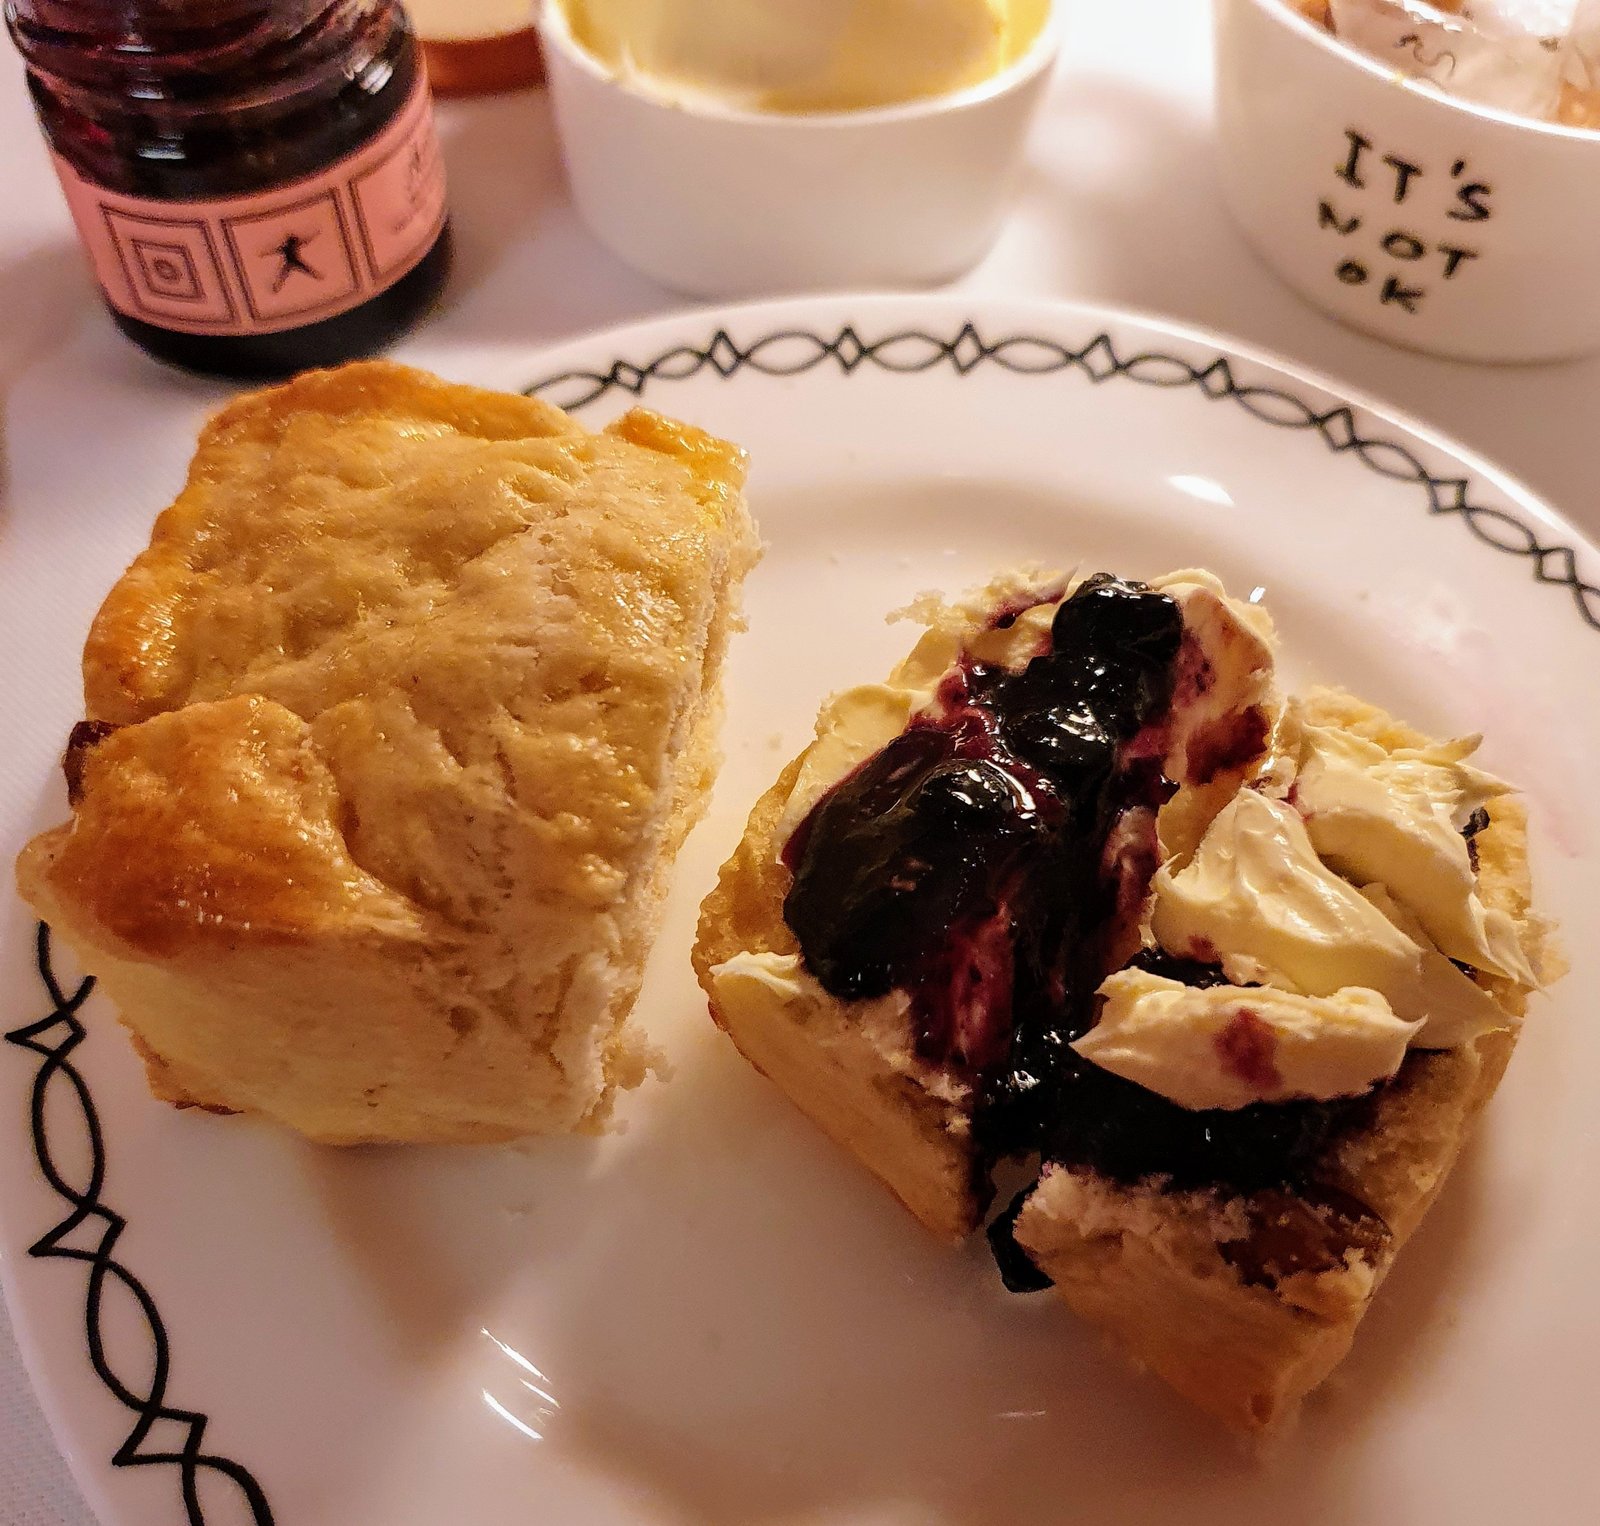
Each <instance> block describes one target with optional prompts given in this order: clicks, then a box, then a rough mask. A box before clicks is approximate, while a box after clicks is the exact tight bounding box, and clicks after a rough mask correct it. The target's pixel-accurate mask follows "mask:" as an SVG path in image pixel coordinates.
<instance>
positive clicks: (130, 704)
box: [55, 364, 743, 952]
mask: <svg viewBox="0 0 1600 1526" xmlns="http://www.w3.org/2000/svg"><path fill="white" fill-rule="evenodd" d="M641 446H643V447H646V448H644V449H641V448H640V447H641ZM742 476H743V460H742V456H741V455H740V454H739V453H738V452H736V451H735V450H733V448H732V447H728V446H725V445H723V444H722V442H720V441H715V440H713V439H711V437H709V436H705V435H702V434H700V433H699V432H697V431H693V430H690V429H688V428H686V427H685V426H680V425H674V424H670V423H668V422H667V421H666V420H663V419H659V418H657V417H655V416H654V415H650V414H646V413H643V412H636V413H634V414H631V415H629V416H628V417H626V418H625V419H623V420H620V421H618V423H617V425H616V426H614V428H613V430H612V431H610V432H607V433H603V434H599V435H594V434H589V433H588V432H586V431H584V430H582V429H581V428H579V427H578V426H577V425H576V424H574V423H573V422H572V421H571V420H569V419H568V418H567V417H566V416H565V415H564V414H562V413H560V412H559V411H558V410H556V409H553V408H551V407H549V406H548V405H546V404H543V403H540V402H538V401H535V400H532V399H528V398H519V397H513V396H508V395H505V394H500V393H492V392H482V391H478V390H476V389H469V388H462V387H456V386H447V385H444V384H441V383H438V382H436V381H434V380H433V379H432V378H430V377H425V376H423V375H421V374H420V373H417V372H413V371H409V370H407V369H405V368H402V367H398V366H392V365H384V364H371V365H361V366H354V367H349V368H346V369H344V370H340V371H331V372H321V373H313V374H311V375H308V376H304V377H302V378H300V379H298V380H296V381H294V382H292V383H290V384H289V385H287V386H285V387H281V388H277V389H275V390H273V391H271V392H267V393H262V394H255V395H253V396H250V397H246V398H244V399H241V400H240V401H239V402H237V403H235V404H234V405H232V406H231V407H229V408H227V409H225V410H223V412H221V413H220V414H218V415H217V417H216V418H215V419H213V420H212V421H211V423H210V424H208V425H207V427H206V429H205V431H204V433H203V434H202V436H201V440H200V444H199V449H198V452H197V454H196V456H195V459H194V462H193V465H192V467H191V469H190V473H189V478H188V482H187V484H186V485H185V487H184V490H183V492H182V494H181V495H180V496H179V498H178V499H177V501H176V502H175V503H174V504H173V505H172V507H171V508H169V509H168V510H167V511H166V512H165V513H164V514H162V515H161V517H160V519H159V520H158V521H157V524H156V528H155V532H154V534H153V536H152V540H151V544H150V547H149V549H148V550H146V551H145V552H143V553H142V554H141V555H140V556H139V558H138V559H137V560H136V561H135V562H134V564H133V566H132V567H131V568H130V569H129V571H128V572H127V574H126V575H125V576H124V577H123V579H122V580H121V581H120V582H119V583H118V584H117V586H116V587H115V588H114V589H113V590H112V592H111V594H110V596H109V597H108V598H107V600H106V602H105V604H104V606H103V607H102V609H101V611H100V614H99V616H98V617H97V618H96V620H95V622H94V626H93V629H92V631H91V634H90V637H89V641H88V644H87V647H86V649H85V654H84V690H85V698H86V704H87V711H88V714H89V716H90V717H91V718H92V719H95V720H101V721H107V722H111V723H114V724H119V725H131V724H134V723H137V722H141V721H147V720H149V719H150V718H151V717H154V716H157V715H162V714H163V713H166V714H167V719H166V721H165V724H164V725H163V726H162V727H161V728H157V729H155V730H153V731H152V732H150V733H149V734H148V740H146V733H145V732H144V731H142V730H141V731H140V732H137V733H133V734H119V735H118V736H114V737H113V738H112V739H111V741H110V742H107V743H103V744H101V745H102V748H104V747H109V746H111V744H112V743H116V744H117V745H116V747H115V748H114V749H113V750H112V752H111V753H108V754H107V755H106V759H105V761H104V762H102V763H101V764H100V765H99V766H96V764H95V761H94V754H91V755H90V762H89V769H88V773H87V775H86V780H85V782H86V785H87V788H86V789H85V792H84V801H83V803H82V806H81V807H80V825H79V830H78V832H76V833H75V834H74V836H75V837H76V838H77V839H78V842H79V844H80V845H81V846H82V848H83V849H84V850H85V852H84V854H83V855H81V856H82V857H86V858H87V859H88V861H87V862H79V861H78V860H79V858H80V855H79V854H77V853H75V852H74V851H73V845H72V844H70V843H69V844H68V845H67V847H66V850H65V852H64V853H63V855H62V858H61V859H60V860H59V861H58V862H57V864H56V867H55V873H56V875H57V877H58V879H59V878H61V877H69V878H71V879H72V880H74V881H75V882H76V887H75V888H76V890H77V892H78V896H79V899H80V901H81V903H82V904H83V905H84V906H85V907H86V908H92V911H93V913H94V914H95V915H96V917H97V919H98V920H99V921H100V922H101V923H102V924H103V925H104V926H105V927H106V929H107V930H108V931H111V932H114V933H115V934H116V935H117V936H119V937H120V938H122V939H124V940H126V941H127V942H129V943H132V944H136V945H141V946H150V947H152V948H153V947H154V946H155V945H156V944H158V943H159V944H163V945H164V944H168V943H170V940H171V939H172V937H173V936H175V935H176V936H183V935H184V934H185V933H187V934H192V935H194V936H197V937H199V938H201V939H204V938H206V936H207V935H208V934H214V935H216V936H222V937H227V936H233V935H234V934H235V933H236V932H237V931H238V924H239V923H248V924H250V927H251V931H252V932H255V933H258V934H261V935H267V936H272V935H278V934H293V933H294V932H296V931H299V930H302V924H303V923H305V922H306V921H307V920H308V919H310V920H311V921H313V922H314V921H315V920H317V918H318V917H319V915H320V914H321V911H322V910H323V909H324V908H325V906H326V905H327V904H328V902H327V897H328V896H329V895H331V894H332V893H333V887H332V885H331V883H329V882H328V879H329V876H335V877H337V878H339V879H340V884H341V889H340V899H339V904H340V905H342V906H347V905H353V904H355V903H356V902H361V903H363V904H366V905H368V906H369V907H370V906H371V900H370V898H371V896H372V895H373V894H374V893H377V889H378V887H388V888H389V890H390V891H391V892H392V893H393V894H394V895H395V896H397V897H398V898H399V900H398V902H397V904H396V905H394V906H393V907H388V908H386V913H387V914H391V915H397V916H398V915H404V914H405V907H406V906H407V905H414V906H415V907H418V908H425V909H428V910H431V911H434V912H436V913H437V914H439V915H440V916H441V917H443V918H444V919H445V920H446V921H447V922H448V923H450V924H452V925H456V926H460V927H464V928H471V927H473V926H476V925H479V924H481V923H483V922H484V921H485V920H486V919H493V918H494V917H495V916H496V915H497V914H498V913H499V912H511V913H512V914H514V915H516V916H517V918H518V920H519V921H523V922H524V923H525V924H526V927H525V930H526V933H527V934H528V935H529V936H532V937H535V938H540V939H551V938H554V937H558V936H559V935H558V934H556V933H555V932H554V930H553V929H552V926H551V922H550V912H551V910H552V909H553V908H558V907H560V906H561V905H563V904H571V905H572V906H573V907H574V909H575V910H576V909H578V908H581V907H584V906H591V907H592V906H598V905H602V904H605V903H606V902H608V901H609V900H611V899H613V898H615V897H616V896H617V895H618V894H619V892H620V891H621V889H622V885H621V884H620V883H619V876H620V875H621V874H622V873H623V872H624V871H623V870H622V869H621V868H619V866H620V865H622V864H624V863H625V862H626V860H627V859H628V856H629V852H628V850H629V848H630V846H631V844H632V842H633V840H634V838H635V837H636V835H637V832H638V822H639V818H640V815H641V813H642V812H644V811H646V810H647V809H648V807H649V803H650V801H651V800H652V798H653V796H654V792H655V791H656V790H657V789H658V788H659V785H660V782H661V781H660V777H659V771H660V769H661V767H662V764H663V760H664V757H665V752H664V748H665V747H666V745H667V744H668V741H669V739H670V737H671V734H672V732H673V728H674V726H675V724H677V722H678V721H679V720H680V719H681V718H680V717H678V716H675V715H674V714H673V706H674V704H675V702H676V699H677V696H678V695H679V693H680V692H681V690H680V686H679V682H678V674H677V673H676V672H675V671H674V664H675V663H676V662H677V661H678V660H679V659H678V656H677V654H678V652H679V651H680V650H681V641H680V639H679V638H680V637H681V635H682V633H683V630H684V629H685V628H686V627H690V626H694V625H699V624H703V623H704V620H705V611H704V609H703V608H700V607H697V606H699V605H701V604H703V602H704V600H705V599H706V598H707V596H708V589H707V585H706V580H705V577H704V573H703V567H704V564H705V562H706V560H707V559H708V556H709V554H710V553H709V550H708V544H707V542H708V538H709V537H710V536H711V535H712V534H715V533H717V532H722V533H725V531H726V522H727V520H728V518H729V516H730V515H731V513H732V511H733V506H734V502H735V498H736V493H737V489H738V486H739V483H740V481H741V480H742ZM618 694H623V695H625V696H626V703H625V704H623V703H618V700H617V696H618ZM246 695H248V696H254V697H257V702H256V703H255V704H252V705H249V706H243V705H239V704H234V705H218V704H216V703H215V702H217V701H224V700H230V699H237V698H238V697H239V696H246ZM147 747H148V749H149V750H150V753H151V756H149V757H148V758H144V757H141V756H140V755H141V754H143V753H144V752H145V750H146V748H147ZM128 756H132V757H134V758H137V759H138V760H139V766H138V767H137V768H134V769H120V768H119V769H116V770H113V769H112V768H110V767H109V762H110V760H111V759H113V758H116V759H125V758H126V757H128ZM158 780H159V782H157V781H158ZM308 792H310V793H313V794H320V795H322V796H326V797H327V798H326V799H324V800H322V802H321V803H322V805H323V806H325V807H326V812H327V813H328V816H329V820H330V821H332V822H333V823H334V825H335V827H336V830H335V829H330V836H329V838H328V839H327V841H326V842H325V843H322V844H321V846H313V845H312V843H311V842H310V841H308V840H307V838H306V834H307V833H308V832H310V831H311V829H310V828H309V827H306V826H305V825H304V816H303V809H304V802H305V799H306V797H307V794H308ZM240 802H245V803H248V808H249V809H250V811H251V814H252V823H253V830H254V831H257V832H259V834H260V840H259V841H254V842H252V843H250V844H249V845H247V846H246V848H245V850H244V857H245V859H246V860H248V858H249V857H250V856H251V855H252V854H268V853H270V854H274V855H281V856H282V857H283V861H284V863H286V864H287V863H288V862H289V861H290V860H291V859H293V860H295V861H297V862H298V861H300V860H307V861H309V860H315V861H316V862H317V863H318V865H319V866H320V873H319V874H318V875H317V876H314V877H312V878H306V877H304V876H299V877H296V878H295V879H294V880H292V881H291V882H290V883H288V884H278V883H277V882H276V881H275V879H274V876H273V875H272V874H270V873H266V872H265V871H263V873H261V874H260V875H257V874H254V873H252V872H249V870H248V865H243V866H242V867H241V869H240V873H239V877H238V878H237V879H236V880H234V881H233V882H232V883H230V885H229V886H228V888H227V890H226V892H225V893H221V894H219V895H218V896H217V897H214V899H216V900H218V901H219V902H220V903H225V904H226V905H227V906H229V907H230V908H231V915H228V916H225V917H222V918H220V919H213V918H212V917H211V916H209V915H206V914H204V912H203V910H202V901H197V900H194V899H193V898H191V897H186V896H184V897H178V896H172V895H163V894H154V893H152V892H153V891H154V890H155V889H156V888H157V887H156V886H155V885H154V884H153V883H152V879H155V880H165V879H167V878H171V879H172V882H173V883H174V884H176V883H177V881H178V878H179V877H181V876H183V875H185V874H189V873H191V872H194V873H198V872H199V870H198V868H195V867H194V866H189V867H185V866H184V864H183V863H182V862H181V860H183V859H184V858H185V857H192V858H193V859H194V860H195V864H196V865H204V866H205V872H206V874H208V875H210V876H212V877H213V879H215V878H216V877H218V876H219V875H220V874H221V873H222V870H221V869H220V867H219V865H218V855H219V854H220V855H221V856H223V857H231V855H230V854H228V853H227V843H226V839H227V837H228V836H230V835H236V834H237V833H238V832H239V831H240V830H241V827H240V825H239V821H238V815H237V809H236V806H237V804H238V803H240ZM208 803H209V806H210V807H214V809H212V808H208ZM167 815H175V816H176V817H177V818H179V819H178V820H173V821H169V820H166V819H164V817H165V816H167ZM135 821H142V822H143V825H142V826H141V827H139V828H135V827H134V826H133V825H132V823H133V822H135ZM130 833H132V834H133V836H132V838H131V841H135V842H143V843H144V844H145V848H144V850H143V851H142V852H140V853H138V854H133V855H131V856H130V855H125V854H123V853H122V852H121V851H120V850H119V851H112V850H111V844H112V843H113V842H120V841H121V840H122V839H123V838H125V837H128V835H129V834H130ZM341 834H342V836H341ZM197 835H204V836H205V838H206V842H205V843H204V844H201V843H199V842H197V841H193V840H194V839H195V838H196V837H197ZM280 839H281V841H280ZM191 843H192V847H193V852H192V853H189V852H188V849H189V848H190V846H191ZM269 843H270V844H271V846H270V847H269ZM346 848H348V852H349V854H350V858H349V859H348V860H346V859H344V858H343V853H344V851H345V849H346ZM463 848H465V849H466V852H467V855H468V856H469V857H470V858H471V859H472V860H473V861H474V862H475V865H476V867H477V869H478V871H479V872H478V873H477V874H474V875H472V876H470V877H465V878H464V877H463V875H462V873H461V868H460V859H461V855H462V851H463ZM213 849H215V850H217V852H216V853H213V851H212V850H213ZM340 866H343V867H340ZM357 866H359V867H357ZM258 882H259V887H260V888H259V891H258V890H257V889H253V888H252V887H255V886H257V885H258ZM313 882H315V885H316V887H317V888H316V889H315V890H313V888H312V887H313ZM295 885H298V886H301V887H302V888H303V889H304V892H305V893H304V895H303V896H301V895H297V894H296V893H295V891H294V889H293V888H292V887H293V886H295ZM497 893H499V894H497ZM496 902H498V906H497V904H496ZM515 908H520V911H517V910H515ZM533 908H537V909H538V915H536V916H535V915H530V914H529V913H530V911H531V910H532V909H533ZM174 920H175V921H177V922H178V924H179V926H178V927H177V928H173V927H171V926H169V925H168V924H169V923H171V922H173V921H174ZM552 952H553V950H552Z"/></svg>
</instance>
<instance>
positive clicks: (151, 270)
mask: <svg viewBox="0 0 1600 1526" xmlns="http://www.w3.org/2000/svg"><path fill="white" fill-rule="evenodd" d="M133 252H134V255H135V256H136V257H137V259H138V261H139V268H140V270H141V272H142V273H143V275H144V284H145V285H146V286H147V287H148V288H149V289H150V290H151V291H153V292H155V293H156V294H157V295H159V296H162V297H167V298H170V299H171V300H172V301H174V302H201V301H204V299H205V293H204V292H203V291H202V290H201V289H200V272H199V271H197V270H196V269H195V268H194V261H193V260H192V259H190V258H189V251H188V250H187V249H185V248H184V247H183V245H182V244H158V243H155V242H154V241H153V240H150V239H143V238H136V239H134V241H133Z"/></svg>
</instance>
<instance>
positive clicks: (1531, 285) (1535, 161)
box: [1216, 0, 1600, 361]
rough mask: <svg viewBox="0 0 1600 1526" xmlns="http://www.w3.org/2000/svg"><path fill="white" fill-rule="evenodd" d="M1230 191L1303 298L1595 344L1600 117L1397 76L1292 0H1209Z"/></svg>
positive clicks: (1356, 315)
mask: <svg viewBox="0 0 1600 1526" xmlns="http://www.w3.org/2000/svg"><path fill="white" fill-rule="evenodd" d="M1216 21H1217V125H1218V133H1219V138H1220V151H1221V156H1222V158H1221V172H1222V186H1223V194H1224V196H1225V197H1226V199H1227V201H1228V204H1229V206H1230V207H1231V208H1232V211H1233V214H1234V216H1235V217H1236V218H1237V219H1238V221H1239V224H1240V226H1241V227H1242V228H1243V230H1244V233H1245V236H1246V237H1247V238H1248V239H1249V240H1250V242H1251V243H1252V244H1253V245H1254V246H1255V248H1256V249H1257V251H1258V252H1259V253H1260V255H1261V257H1262V258H1263V259H1264V260H1265V261H1266V262H1267V263H1268V264H1269V265H1270V266H1271V267H1272V268H1273V269H1274V270H1276V271H1277V273H1278V274H1279V275H1280V276H1282V277H1283V279H1284V280H1285V281H1287V282H1288V283H1289V285H1291V286H1292V287H1294V289H1295V290H1296V291H1298V292H1299V293H1300V294H1301V295H1302V296H1303V297H1305V298H1306V299H1307V300H1308V301H1310V302H1313V303H1315V304H1316V305H1317V306H1318V307H1320V308H1323V309H1324V310H1325V311H1327V312H1329V313H1331V314H1332V315H1333V316H1334V317H1335V318H1340V319H1343V320H1344V321H1345V322H1346V323H1349V324H1352V325H1353V326H1354V327H1356V328H1359V329H1364V330H1366V331H1367V332H1368V333H1370V334H1376V335H1377V336H1378V337H1380V338H1382V339H1388V340H1392V341H1393V342H1394V343H1396V344H1401V345H1405V346H1407V347H1408V348H1411V349H1418V350H1427V351H1431V352H1433V353H1435V354H1439V355H1449V356H1454V357H1456V358H1459V359H1463V360H1499V361H1513V360H1556V359H1562V358H1565V357H1568V356H1573V355H1581V354H1587V353H1588V352H1590V351H1593V350H1596V349H1600V133H1596V132H1585V131H1580V130H1578V129H1574V128H1568V127H1557V126H1553V125H1550V124H1547V123H1544V122H1534V121H1527V120H1524V119H1521V118H1517V117H1511V116H1508V115H1506V114H1505V113H1502V112H1498V111H1493V110H1490V109H1488V108H1486V107H1482V106H1475V105H1472V104H1469V103H1467V102H1463V101H1458V100H1452V99H1451V98H1449V97H1447V96H1444V95H1441V94H1440V93H1439V92H1438V91H1437V90H1436V89H1434V88H1432V87H1430V86H1426V85H1420V84H1417V83H1415V82H1414V81H1411V80H1409V79H1405V78H1402V77H1399V76H1397V75H1396V74H1394V73H1393V72H1392V71H1391V70H1388V69H1385V68H1384V67H1383V66H1382V65H1380V64H1378V63H1376V62H1374V61H1373V60H1372V59H1369V58H1367V57H1365V56H1364V55H1362V54H1360V53H1357V52H1355V51H1354V50H1353V49H1351V48H1348V47H1346V46H1345V45H1344V44H1343V43H1341V42H1339V41H1338V40H1337V39H1335V38H1333V37H1331V36H1329V35H1328V33H1327V32H1326V31H1324V30H1323V29H1322V28H1321V27H1318V26H1316V25H1314V24H1313V23H1312V22H1309V21H1307V20H1306V19H1305V18H1304V17H1303V16H1301V15H1299V14H1298V13H1297V12H1296V11H1294V10H1293V9H1292V8H1291V7H1290V6H1288V5H1287V4H1285V3H1284V0H1216Z"/></svg>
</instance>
